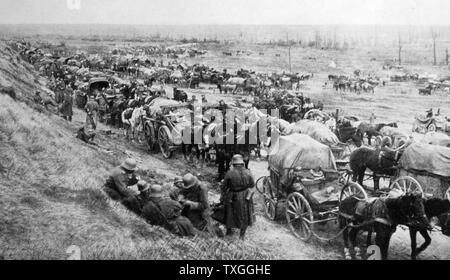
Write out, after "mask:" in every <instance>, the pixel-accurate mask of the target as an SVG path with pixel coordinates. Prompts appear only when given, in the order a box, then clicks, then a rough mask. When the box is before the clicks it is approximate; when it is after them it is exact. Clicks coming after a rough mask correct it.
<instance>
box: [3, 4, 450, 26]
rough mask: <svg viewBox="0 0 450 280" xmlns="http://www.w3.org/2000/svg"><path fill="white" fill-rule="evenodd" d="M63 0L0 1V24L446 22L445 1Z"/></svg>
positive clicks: (448, 20)
mask: <svg viewBox="0 0 450 280" xmlns="http://www.w3.org/2000/svg"><path fill="white" fill-rule="evenodd" d="M67 1H68V0H0V23H89V24H93V23H101V24H111V23H116V24H169V25H170V24H174V25H175V24H389V25H391V24H401V25H450V16H449V12H450V1H449V0H79V1H81V9H80V10H70V9H68V7H67ZM70 1H77V0H70Z"/></svg>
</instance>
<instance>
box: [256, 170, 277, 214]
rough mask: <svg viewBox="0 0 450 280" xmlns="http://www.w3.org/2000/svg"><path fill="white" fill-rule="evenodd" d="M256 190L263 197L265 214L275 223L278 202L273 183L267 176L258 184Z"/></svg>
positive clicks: (260, 179) (259, 180)
mask: <svg viewBox="0 0 450 280" xmlns="http://www.w3.org/2000/svg"><path fill="white" fill-rule="evenodd" d="M256 189H257V190H258V192H260V193H261V194H262V195H263V199H264V213H265V214H266V216H267V218H269V219H270V220H272V221H274V220H275V217H276V212H277V202H276V199H275V196H274V194H273V192H272V182H271V181H270V178H269V177H267V176H264V177H261V178H259V179H258V181H257V182H256Z"/></svg>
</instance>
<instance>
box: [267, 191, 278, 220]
mask: <svg viewBox="0 0 450 280" xmlns="http://www.w3.org/2000/svg"><path fill="white" fill-rule="evenodd" d="M264 213H265V214H266V216H267V218H269V220H271V221H275V217H276V215H277V203H276V202H275V200H273V199H270V198H268V197H265V196H264Z"/></svg>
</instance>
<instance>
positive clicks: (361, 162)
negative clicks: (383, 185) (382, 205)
mask: <svg viewBox="0 0 450 280" xmlns="http://www.w3.org/2000/svg"><path fill="white" fill-rule="evenodd" d="M402 154H403V149H402V147H401V149H397V150H393V149H390V148H387V147H384V148H380V149H371V148H367V147H362V148H359V149H356V150H354V151H353V152H352V154H351V155H350V169H351V170H352V172H353V178H352V179H353V181H355V182H357V183H359V184H360V185H361V186H362V185H363V180H364V175H365V172H366V169H370V170H371V171H372V172H373V182H374V190H375V191H377V190H379V185H380V183H379V182H380V176H378V175H387V176H394V175H395V174H396V171H397V168H396V165H397V163H398V161H399V159H400V157H401V156H402Z"/></svg>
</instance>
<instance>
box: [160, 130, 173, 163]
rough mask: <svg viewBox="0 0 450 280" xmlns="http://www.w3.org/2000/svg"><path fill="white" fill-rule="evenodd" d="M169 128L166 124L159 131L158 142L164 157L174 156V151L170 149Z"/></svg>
mask: <svg viewBox="0 0 450 280" xmlns="http://www.w3.org/2000/svg"><path fill="white" fill-rule="evenodd" d="M169 133H170V132H169V129H168V128H167V127H166V126H161V127H160V128H159V131H158V144H159V148H160V149H161V153H162V155H163V156H164V158H170V157H171V156H172V151H171V150H170V143H171V141H170V138H169Z"/></svg>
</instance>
